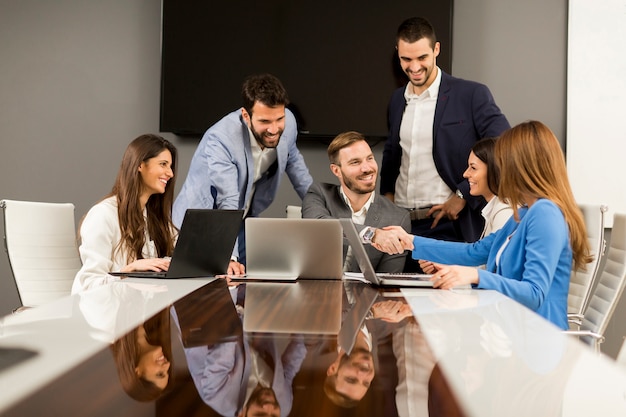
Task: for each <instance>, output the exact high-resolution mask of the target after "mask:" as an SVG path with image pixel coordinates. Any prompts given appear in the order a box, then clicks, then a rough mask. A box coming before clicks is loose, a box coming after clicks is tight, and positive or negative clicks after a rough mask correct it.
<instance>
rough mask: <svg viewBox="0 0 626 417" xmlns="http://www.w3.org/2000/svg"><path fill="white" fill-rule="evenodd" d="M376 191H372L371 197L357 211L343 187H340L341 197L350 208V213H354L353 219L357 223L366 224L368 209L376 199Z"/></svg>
mask: <svg viewBox="0 0 626 417" xmlns="http://www.w3.org/2000/svg"><path fill="white" fill-rule="evenodd" d="M374 193H375V192H374V191H372V194H371V195H370V198H368V199H367V201H366V202H365V204H363V207H361V209H360V210H359V211H356V212H355V211H354V209H353V208H352V204H350V199H349V198H348V196H347V195H346V193H344V192H343V187H339V194H340V195H341V198H343V201H344V202H345V203H346V205H347V206H348V207H349V208H350V213H352V221H353V222H354V223H355V224H365V218H366V217H367V211H368V210H369V208H370V206H371V205H372V202H373V201H374Z"/></svg>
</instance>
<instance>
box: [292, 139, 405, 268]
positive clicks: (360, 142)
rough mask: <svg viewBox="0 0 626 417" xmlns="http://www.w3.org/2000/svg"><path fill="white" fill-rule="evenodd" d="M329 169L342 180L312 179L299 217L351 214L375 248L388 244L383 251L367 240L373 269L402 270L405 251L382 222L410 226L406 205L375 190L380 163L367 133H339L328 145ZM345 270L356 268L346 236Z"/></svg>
mask: <svg viewBox="0 0 626 417" xmlns="http://www.w3.org/2000/svg"><path fill="white" fill-rule="evenodd" d="M328 158H329V160H330V170H331V171H332V173H333V174H334V175H335V176H336V177H337V179H339V183H340V185H336V184H328V183H314V184H313V185H312V186H311V188H309V191H308V192H307V194H306V195H305V197H304V200H303V201H302V217H304V218H313V219H325V218H335V219H336V218H352V221H353V222H354V223H355V225H356V227H357V230H359V234H360V235H361V239H362V240H363V242H364V243H370V244H372V245H375V246H376V247H386V248H389V249H390V251H389V252H390V253H393V254H392V255H389V254H388V253H381V252H380V251H378V250H376V249H375V248H374V247H373V246H371V245H366V246H365V249H366V251H367V253H368V255H369V258H370V260H371V262H372V265H373V266H374V268H375V269H376V270H377V271H379V272H401V271H402V270H403V268H404V262H405V257H406V253H405V252H404V251H403V249H402V248H401V247H399V246H398V243H399V241H398V237H397V236H396V235H395V232H392V231H388V230H384V229H383V228H384V227H385V226H390V225H399V226H402V228H403V229H405V230H407V231H409V230H411V219H410V217H409V212H408V211H407V210H404V209H401V208H399V207H398V206H396V205H395V204H393V203H392V202H391V201H389V199H387V198H385V197H384V196H381V195H379V194H376V193H375V191H374V190H375V189H376V178H377V176H378V164H377V163H376V159H375V158H374V154H373V153H372V149H371V148H370V146H369V145H368V144H367V141H366V140H365V137H363V135H361V134H360V133H358V132H345V133H341V134H339V135H338V136H337V137H336V138H335V139H333V141H332V142H331V143H330V145H329V146H328ZM343 246H344V248H343V254H344V260H346V258H347V260H346V261H345V263H344V265H345V266H344V270H346V271H359V270H360V269H359V267H358V264H357V262H356V260H354V259H352V258H351V257H350V256H349V254H348V243H347V240H346V239H344V245H343Z"/></svg>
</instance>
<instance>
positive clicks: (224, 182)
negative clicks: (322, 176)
mask: <svg viewBox="0 0 626 417" xmlns="http://www.w3.org/2000/svg"><path fill="white" fill-rule="evenodd" d="M242 99H243V107H242V108H240V109H237V110H235V111H233V112H231V113H229V114H227V115H226V116H224V117H223V118H222V119H221V120H220V121H218V122H217V123H216V124H214V125H213V126H211V127H210V128H209V129H208V130H207V131H206V133H205V134H204V136H203V137H202V140H201V141H200V144H199V145H198V147H197V149H196V152H195V153H194V155H193V158H192V159H191V165H190V166H189V171H188V173H187V178H186V179H185V182H184V183H183V186H182V188H181V190H180V193H179V194H178V196H177V197H176V201H175V202H174V208H173V212H172V218H173V221H174V224H175V225H176V226H178V227H180V224H181V222H182V219H183V217H184V215H185V211H186V210H187V209H188V208H205V209H234V210H244V213H245V214H244V216H245V217H258V215H259V214H260V213H261V212H263V210H265V209H266V208H267V207H268V206H269V205H270V204H271V203H272V201H273V200H274V198H275V197H276V192H277V191H278V187H279V185H280V181H281V179H282V177H283V173H286V174H287V176H288V177H289V180H290V181H291V183H292V185H293V187H294V189H295V191H296V192H297V193H298V195H299V196H300V198H303V197H304V195H305V194H306V192H307V190H308V189H309V187H310V186H311V184H312V183H313V178H312V177H311V175H310V174H309V170H308V168H307V166H306V164H305V162H304V158H303V157H302V154H301V153H300V151H299V150H298V148H297V146H296V139H297V136H298V129H297V125H296V119H295V117H294V115H293V113H291V112H290V111H289V109H287V108H286V106H287V105H288V104H289V100H288V97H287V92H286V91H285V89H284V87H283V85H282V83H281V82H280V80H278V78H276V77H275V76H273V75H270V74H261V75H253V76H250V77H248V78H247V79H246V80H245V81H244V83H243V86H242ZM244 236H245V233H244V230H243V225H242V230H241V231H240V233H239V237H238V241H237V244H236V245H235V249H234V252H233V256H234V257H235V258H237V260H238V261H239V262H231V263H230V265H229V267H228V273H229V274H239V273H243V272H244V269H243V264H245V241H244Z"/></svg>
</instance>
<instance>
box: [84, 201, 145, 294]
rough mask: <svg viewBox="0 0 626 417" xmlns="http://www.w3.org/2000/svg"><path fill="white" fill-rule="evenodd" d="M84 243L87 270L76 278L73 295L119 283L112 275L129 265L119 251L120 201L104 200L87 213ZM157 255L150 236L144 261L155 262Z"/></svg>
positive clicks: (120, 235)
mask: <svg viewBox="0 0 626 417" xmlns="http://www.w3.org/2000/svg"><path fill="white" fill-rule="evenodd" d="M144 217H145V213H144ZM146 233H147V227H146ZM80 239H81V244H80V247H79V248H78V251H79V253H80V259H81V261H82V263H83V266H82V267H81V269H80V270H79V271H78V273H77V274H76V278H74V283H73V285H72V294H75V293H78V292H80V291H82V290H86V289H88V288H92V287H95V286H98V285H103V284H107V283H109V282H112V281H117V280H119V279H120V278H119V277H114V276H113V275H109V272H110V271H119V270H120V269H122V268H123V267H125V266H126V265H128V264H129V262H128V259H127V257H126V254H125V252H124V251H123V250H122V251H119V250H116V249H117V246H118V244H119V242H120V240H122V232H121V230H120V223H119V219H118V215H117V199H116V197H110V198H107V199H105V200H102V201H101V202H99V203H98V204H96V205H95V206H93V207H92V208H91V209H90V210H89V211H88V212H87V215H86V216H85V218H84V219H83V221H82V224H81V225H80ZM156 253H157V251H156V246H155V244H154V242H153V241H152V240H150V237H149V236H147V235H146V241H145V244H144V246H143V248H142V255H143V257H144V258H154V257H155V256H156Z"/></svg>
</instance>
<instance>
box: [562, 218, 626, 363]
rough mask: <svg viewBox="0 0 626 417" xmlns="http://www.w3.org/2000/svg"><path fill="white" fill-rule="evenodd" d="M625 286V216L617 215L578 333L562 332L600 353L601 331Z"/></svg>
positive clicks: (603, 330)
mask: <svg viewBox="0 0 626 417" xmlns="http://www.w3.org/2000/svg"><path fill="white" fill-rule="evenodd" d="M624 285H626V215H625V214H618V213H616V214H615V215H614V216H613V228H612V230H611V242H610V243H609V247H608V250H607V253H606V264H605V266H604V269H603V270H602V273H601V274H600V277H599V278H598V284H597V286H596V288H595V289H594V290H593V294H592V296H591V299H590V301H589V305H588V306H587V309H586V310H585V314H584V316H583V318H582V322H581V325H580V330H566V331H565V332H566V333H568V334H571V335H574V336H577V337H579V338H580V339H581V340H582V341H583V342H585V343H587V344H589V345H593V347H594V349H595V351H596V352H600V344H601V343H602V342H603V341H604V332H605V331H606V328H607V326H608V325H609V321H610V320H611V316H612V315H613V312H614V311H615V307H616V306H617V303H618V302H619V300H620V298H621V296H622V292H623V290H624Z"/></svg>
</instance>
